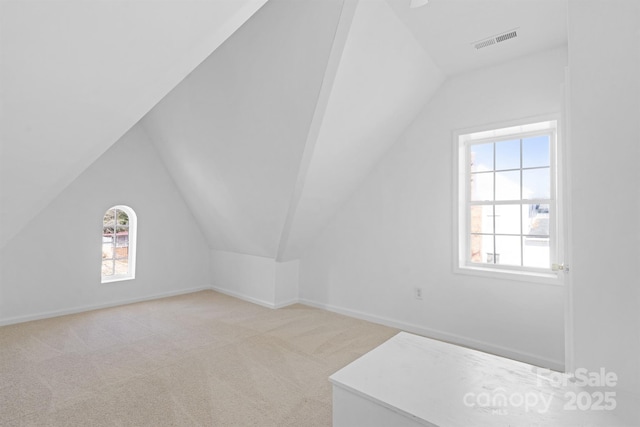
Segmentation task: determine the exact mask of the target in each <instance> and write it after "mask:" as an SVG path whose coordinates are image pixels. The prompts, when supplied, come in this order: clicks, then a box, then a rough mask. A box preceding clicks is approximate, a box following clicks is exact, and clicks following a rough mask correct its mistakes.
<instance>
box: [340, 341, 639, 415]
mask: <svg viewBox="0 0 640 427" xmlns="http://www.w3.org/2000/svg"><path fill="white" fill-rule="evenodd" d="M547 374H548V371H547V370H541V369H540V368H537V367H535V366H532V365H528V364H526V363H522V362H517V361H514V360H511V359H506V358H502V357H498V356H494V355H490V354H487V353H483V352H480V351H476V350H471V349H467V348H464V347H460V346H456V345H452V344H447V343H444V342H441V341H437V340H433V339H429V338H424V337H420V336H417V335H412V334H409V333H406V332H401V333H399V334H398V335H396V336H394V337H393V338H391V339H390V340H388V341H387V342H385V343H383V344H382V345H380V346H379V347H377V348H375V349H374V350H372V351H371V352H369V353H367V354H365V355H364V356H362V357H361V358H359V359H357V360H355V361H354V362H353V363H351V364H349V365H347V366H346V367H344V368H343V369H341V370H340V371H338V372H336V373H335V374H333V375H332V376H331V377H330V381H331V382H332V383H333V387H334V407H339V410H338V411H334V424H335V425H341V424H343V425H345V423H344V422H340V420H337V419H336V417H337V418H340V417H343V418H344V414H345V412H344V411H345V407H347V411H348V410H349V409H348V408H349V405H351V403H349V404H345V403H343V402H341V401H338V402H337V403H336V401H335V399H336V398H338V399H343V398H344V397H345V396H350V395H355V396H358V397H359V398H361V399H366V400H368V401H370V402H373V403H375V404H377V405H380V406H382V407H384V408H386V409H387V410H389V411H392V412H393V413H394V414H396V415H397V416H399V417H404V418H408V419H409V420H410V421H411V422H412V423H415V424H417V425H427V426H433V425H436V426H443V427H444V426H460V427H470V426H562V427H569V426H631V425H638V426H640V419H637V420H636V419H632V420H631V421H630V420H629V418H628V417H625V420H624V421H623V420H621V419H619V418H617V415H618V414H617V412H619V410H620V409H621V408H620V406H621V405H620V404H621V403H622V402H616V403H617V406H618V408H617V410H616V411H612V410H604V409H601V410H592V409H589V408H587V409H585V410H579V409H578V408H576V409H567V407H569V408H571V407H572V406H575V405H572V404H571V397H570V395H571V393H576V395H580V393H582V394H584V393H585V392H586V393H589V398H590V399H591V398H592V397H593V396H595V395H594V393H596V394H597V393H598V392H600V393H604V391H611V390H613V391H615V388H613V389H607V390H605V389H604V388H600V387H584V388H579V387H577V386H575V385H574V384H571V383H569V385H568V386H562V385H559V384H558V383H555V382H552V381H549V379H548V376H547ZM556 374H557V375H561V374H559V373H556ZM337 389H338V390H337ZM567 393H569V395H567ZM502 397H504V398H502ZM586 398H587V396H583V397H582V399H583V400H582V403H586ZM349 399H351V398H350V397H349ZM521 399H522V404H520V405H518V403H519V402H520V401H521ZM595 400H596V398H593V401H594V402H595ZM350 402H353V400H351V401H350ZM525 402H528V405H527V404H526V403H525ZM545 402H547V403H546V404H545ZM534 403H535V404H534ZM605 403H606V402H602V404H601V406H608V407H610V406H611V405H605ZM626 403H627V404H628V402H626ZM583 406H584V405H583ZM358 407H360V408H365V407H366V405H359V404H356V405H353V408H354V409H353V411H358V410H359V409H358ZM360 410H361V409H360ZM353 411H351V412H353ZM355 416H357V414H353V413H350V414H348V417H347V418H349V419H351V420H353V419H359V418H354V417H355ZM635 421H638V424H635ZM349 425H353V421H350V424H349ZM411 425H413V424H411Z"/></svg>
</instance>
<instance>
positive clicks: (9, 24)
mask: <svg viewBox="0 0 640 427" xmlns="http://www.w3.org/2000/svg"><path fill="white" fill-rule="evenodd" d="M409 4H410V0H323V1H315V0H313V1H312V0H268V1H267V0H216V1H212V2H209V1H199V0H184V1H181V2H175V1H170V0H168V1H162V0H157V1H131V2H97V3H96V2H91V3H87V2H83V1H80V0H63V1H57V2H49V1H42V2H23V1H19V0H18V1H13V0H11V1H5V2H3V3H2V18H1V19H2V22H1V24H2V49H1V50H2V52H1V55H2V58H1V59H2V76H1V78H2V99H3V101H4V105H3V108H4V112H3V117H2V175H1V178H2V191H1V193H2V199H1V201H0V202H1V213H2V222H1V224H3V225H5V224H11V227H6V226H4V227H2V240H1V243H2V244H4V243H6V241H7V240H8V239H9V238H10V237H11V236H12V235H13V234H15V233H16V232H17V231H18V230H19V229H20V228H21V227H23V226H24V225H25V224H26V223H27V222H28V220H29V219H30V218H31V217H33V216H34V215H35V214H36V213H37V212H38V211H39V210H40V209H42V208H43V207H44V206H46V205H47V204H48V203H49V202H50V201H51V200H52V199H53V198H54V197H55V196H56V195H57V194H58V193H59V192H60V191H61V190H62V189H63V188H64V187H65V186H67V185H68V184H69V183H70V182H71V181H72V180H73V179H74V178H75V177H76V176H77V175H78V174H79V173H81V172H82V171H83V170H84V169H85V168H87V167H88V165H90V164H91V163H92V162H93V161H94V160H95V159H96V158H97V157H99V156H100V155H101V154H102V153H103V152H104V151H105V150H106V149H107V148H108V147H109V146H110V145H111V144H113V143H114V142H115V141H117V140H118V139H119V138H120V136H122V134H124V133H125V132H126V131H127V130H128V129H129V128H130V127H131V126H132V125H134V124H135V123H136V122H138V121H139V120H141V121H140V125H141V126H143V128H144V129H145V130H146V132H147V133H148V134H149V136H150V137H151V139H152V140H153V142H154V145H155V146H156V148H157V149H158V151H159V153H160V155H161V157H162V159H163V161H164V163H165V165H166V166H167V169H168V170H169V173H170V174H171V175H172V177H173V179H174V181H175V182H176V184H177V186H178V188H179V189H180V191H181V193H182V195H183V197H184V199H185V201H186V203H187V204H188V206H189V207H190V209H191V210H192V212H193V214H194V217H195V219H196V221H197V222H198V224H199V225H200V228H201V229H202V231H203V233H204V234H205V236H206V238H207V240H208V242H209V245H210V247H211V248H213V249H220V250H227V251H234V252H239V253H246V254H252V255H259V256H265V257H269V258H275V259H278V260H289V259H295V258H297V257H299V255H300V254H301V252H302V251H304V249H305V248H306V247H307V246H308V245H309V243H310V242H311V241H313V239H314V238H315V237H316V236H317V234H318V233H319V232H320V231H321V230H322V229H323V227H325V226H326V224H327V223H328V222H329V221H330V220H331V218H332V217H333V215H334V214H335V213H336V212H337V210H339V209H340V207H341V206H342V204H343V203H344V202H345V200H346V199H348V197H349V196H350V195H351V194H352V193H353V192H354V191H355V189H356V188H357V187H358V186H359V185H360V183H361V182H362V181H363V180H364V179H365V177H366V176H367V175H368V173H369V172H370V171H371V170H372V168H373V167H375V165H376V163H377V162H378V160H379V159H380V158H381V157H382V156H383V155H384V153H385V152H386V151H387V150H388V148H389V147H390V146H391V145H392V144H393V143H394V142H395V141H397V140H398V138H399V137H400V136H401V134H402V132H403V131H404V129H405V128H406V127H407V126H408V125H409V124H410V123H411V121H412V120H413V119H414V117H415V116H416V115H417V114H418V112H419V111H420V110H421V109H422V107H423V106H424V105H425V104H426V103H427V102H429V99H430V97H431V96H432V95H433V93H434V92H435V91H437V89H438V87H439V86H440V85H441V83H442V82H443V81H444V80H445V79H446V78H447V76H450V75H452V74H456V73H460V72H465V71H468V70H471V69H474V68H478V67H482V66H487V65H490V64H493V63H497V62H503V61H507V60H510V59H513V58H515V57H517V56H523V55H527V54H529V53H533V52H535V51H538V50H543V49H547V48H551V47H554V46H557V45H561V44H564V43H566V28H565V22H564V21H565V18H566V11H565V0H430V1H429V3H428V4H427V5H426V6H424V7H421V8H417V9H411V8H410V7H409ZM515 28H518V38H517V39H514V40H509V41H507V42H504V43H501V45H500V46H492V47H489V48H487V49H482V50H481V51H476V50H475V49H474V48H473V46H472V42H474V41H476V40H479V39H482V38H484V37H488V36H492V35H495V34H497V33H500V32H503V31H507V30H511V29H515ZM9 40H10V41H9ZM9 183H10V184H9Z"/></svg>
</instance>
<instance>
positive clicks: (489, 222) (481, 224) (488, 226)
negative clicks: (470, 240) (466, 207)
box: [470, 205, 493, 234]
mask: <svg viewBox="0 0 640 427" xmlns="http://www.w3.org/2000/svg"><path fill="white" fill-rule="evenodd" d="M470 220H471V224H470V231H471V233H485V234H486V233H493V206H492V205H482V206H471V215H470Z"/></svg>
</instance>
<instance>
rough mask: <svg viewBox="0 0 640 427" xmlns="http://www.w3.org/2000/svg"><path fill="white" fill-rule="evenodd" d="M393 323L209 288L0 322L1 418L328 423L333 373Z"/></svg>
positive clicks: (13, 422) (18, 422) (62, 422)
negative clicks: (264, 303)
mask: <svg viewBox="0 0 640 427" xmlns="http://www.w3.org/2000/svg"><path fill="white" fill-rule="evenodd" d="M397 332H398V331H397V330H395V329H392V328H387V327H384V326H380V325H375V324H372V323H367V322H364V321H361V320H356V319H352V318H349V317H345V316H340V315H337V314H334V313H329V312H326V311H323V310H318V309H314V308H310V307H307V306H303V305H299V304H298V305H293V306H290V307H287V308H282V309H279V310H271V309H268V308H264V307H260V306H257V305H254V304H250V303H247V302H244V301H241V300H238V299H235V298H232V297H229V296H226V295H222V294H219V293H216V292H212V291H203V292H197V293H193V294H188V295H182V296H177V297H172V298H165V299H161V300H155V301H149V302H143V303H138V304H131V305H126V306H121V307H114V308H109V309H103V310H96V311H91V312H86V313H81V314H75V315H69V316H63V317H57V318H52V319H46V320H40V321H34V322H28V323H22V324H18V325H11V326H4V327H1V328H0V426H83V427H84V426H87V427H93V426H250V425H255V426H305V427H306V426H330V425H331V387H330V384H329V382H328V379H327V378H328V377H329V375H331V374H332V373H333V372H335V371H337V370H338V369H340V368H341V367H343V366H345V365H346V364H348V363H349V362H351V361H352V360H355V359H356V358H358V357H359V356H361V355H362V354H364V353H366V352H367V351H369V350H371V349H373V348H374V347H376V346H378V345H379V344H381V343H382V342H384V341H385V340H387V339H388V338H390V337H391V336H393V335H395V334H396V333H397Z"/></svg>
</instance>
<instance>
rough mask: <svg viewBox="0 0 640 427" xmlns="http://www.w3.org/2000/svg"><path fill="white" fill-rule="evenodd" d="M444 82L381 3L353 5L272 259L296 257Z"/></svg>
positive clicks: (371, 1) (380, 0) (368, 0)
mask: <svg viewBox="0 0 640 427" xmlns="http://www.w3.org/2000/svg"><path fill="white" fill-rule="evenodd" d="M443 80H444V74H443V73H442V72H441V71H440V70H439V69H438V67H436V66H435V64H434V63H433V61H432V60H431V58H430V57H429V55H428V54H427V53H426V52H425V51H424V50H423V49H422V47H421V46H420V45H419V44H418V42H417V41H416V40H415V38H414V37H413V36H412V35H411V33H410V32H409V30H408V29H407V28H406V27H405V26H404V24H403V23H402V22H401V21H400V20H399V19H398V18H397V17H396V16H395V15H394V13H393V11H392V9H391V8H390V7H389V5H388V4H387V3H386V2H385V1H384V0H365V1H360V2H359V3H358V6H357V9H356V12H355V15H354V17H353V21H352V24H351V29H350V32H349V36H348V38H347V40H346V44H345V47H344V52H343V54H342V59H341V61H340V65H339V67H338V70H337V73H336V76H335V81H334V84H333V88H332V90H331V94H330V96H329V101H328V104H327V106H326V109H325V113H324V118H323V121H322V125H321V127H320V132H319V135H318V138H317V140H316V141H315V145H314V146H312V147H310V149H312V150H313V156H312V158H311V160H310V163H309V165H308V169H307V172H306V176H304V177H302V179H303V189H302V191H301V192H300V194H299V198H298V200H294V206H292V207H291V209H292V210H294V214H293V216H292V218H290V223H288V224H287V227H289V229H288V230H287V229H285V234H284V235H285V237H286V238H284V239H283V240H282V244H281V247H280V252H279V254H278V258H279V259H281V260H289V259H294V258H297V257H299V255H300V253H301V251H302V250H304V248H305V247H306V246H307V245H308V244H309V243H310V242H311V241H312V240H313V239H314V238H315V236H316V235H317V233H318V232H319V231H320V230H321V229H322V228H323V227H324V226H325V225H326V224H327V222H328V221H329V220H330V218H331V217H332V216H333V214H335V212H336V211H337V210H338V209H339V208H340V206H341V205H342V204H343V203H344V201H345V200H346V199H347V198H348V196H349V195H350V194H351V193H353V191H354V190H355V189H356V188H357V186H358V185H359V184H360V183H361V182H362V180H363V179H364V178H365V176H366V175H368V173H369V172H370V171H371V169H372V167H373V166H374V165H375V164H376V163H377V161H378V160H379V159H380V157H381V156H382V155H383V154H384V153H385V152H386V151H387V149H388V148H389V147H390V146H391V145H392V144H393V143H394V142H395V141H396V140H397V139H398V137H399V136H400V134H401V133H402V131H404V129H405V128H406V127H407V126H408V125H409V123H410V122H411V121H412V120H413V118H414V117H415V116H416V115H417V113H418V111H419V110H420V109H421V108H422V107H423V106H424V104H425V103H426V101H427V100H428V99H429V98H430V97H431V95H432V94H433V92H434V91H435V90H436V89H437V88H438V87H439V86H440V84H441V83H442V81H443Z"/></svg>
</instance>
